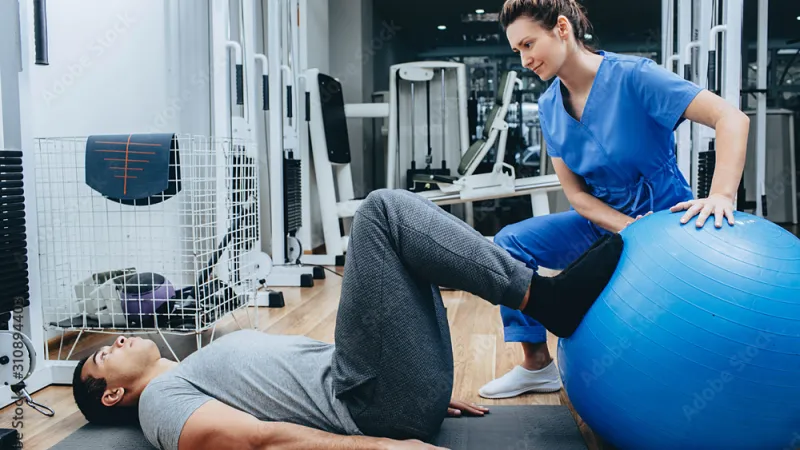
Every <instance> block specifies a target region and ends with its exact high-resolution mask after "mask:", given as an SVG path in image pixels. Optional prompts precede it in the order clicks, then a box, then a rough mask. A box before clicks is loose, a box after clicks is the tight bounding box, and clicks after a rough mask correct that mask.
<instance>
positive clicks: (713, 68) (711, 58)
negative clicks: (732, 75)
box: [708, 50, 717, 92]
mask: <svg viewBox="0 0 800 450" xmlns="http://www.w3.org/2000/svg"><path fill="white" fill-rule="evenodd" d="M708 90H709V91H711V92H716V90H717V51H716V50H709V51H708Z"/></svg>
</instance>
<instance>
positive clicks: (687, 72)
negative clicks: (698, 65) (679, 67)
mask: <svg viewBox="0 0 800 450" xmlns="http://www.w3.org/2000/svg"><path fill="white" fill-rule="evenodd" d="M683 79H684V80H688V81H691V79H692V65H691V64H684V66H683Z"/></svg>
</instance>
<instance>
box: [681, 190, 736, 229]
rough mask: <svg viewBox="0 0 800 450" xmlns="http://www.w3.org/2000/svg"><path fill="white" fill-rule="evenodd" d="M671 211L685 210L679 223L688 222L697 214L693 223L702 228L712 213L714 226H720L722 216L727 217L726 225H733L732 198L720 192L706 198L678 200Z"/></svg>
mask: <svg viewBox="0 0 800 450" xmlns="http://www.w3.org/2000/svg"><path fill="white" fill-rule="evenodd" d="M669 210H670V211H672V212H679V211H686V213H685V214H684V215H683V217H681V223H688V222H689V220H691V219H692V218H693V217H694V216H697V221H696V222H695V225H696V226H697V228H702V227H703V225H705V223H706V219H708V218H709V217H710V216H711V215H712V214H713V215H714V226H716V227H717V228H722V220H723V218H727V219H728V225H733V200H731V199H730V198H728V197H726V196H724V195H722V194H711V195H709V196H708V198H700V199H697V200H689V201H688V202H680V203H678V204H677V205H675V206H673V207H672V208H670V209H669Z"/></svg>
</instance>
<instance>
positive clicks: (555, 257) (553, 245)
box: [494, 210, 608, 344]
mask: <svg viewBox="0 0 800 450" xmlns="http://www.w3.org/2000/svg"><path fill="white" fill-rule="evenodd" d="M606 233H608V232H607V231H606V230H604V229H602V228H600V227H598V226H597V225H595V224H593V223H592V222H590V221H589V220H588V219H586V218H584V217H582V216H581V215H579V214H578V213H577V212H575V211H574V210H570V211H566V212H562V213H557V214H549V215H546V216H539V217H532V218H530V219H527V220H524V221H522V222H519V223H515V224H512V225H508V226H507V227H504V228H503V229H502V230H500V232H499V233H498V234H497V235H496V236H495V237H494V242H495V244H497V245H499V246H500V247H502V248H504V249H505V250H506V251H508V252H509V253H510V254H511V256H512V257H514V258H515V259H517V260H519V261H522V262H523V263H525V264H526V265H527V266H528V267H529V268H531V269H533V270H535V271H536V270H538V269H539V267H540V266H541V267H546V268H548V269H553V270H560V269H563V268H565V267H566V266H568V265H569V264H570V263H571V262H572V261H574V260H576V259H578V257H579V256H580V255H582V254H583V253H584V252H585V251H586V250H588V249H589V247H591V245H592V243H594V241H595V240H597V239H599V238H600V237H601V236H602V235H603V234H606ZM531 295H533V296H535V295H536V293H535V292H532V293H531ZM500 316H501V317H502V319H503V327H504V333H503V334H504V336H505V341H506V342H527V343H531V344H539V343H542V342H547V332H546V330H545V328H544V327H543V326H542V325H541V324H539V322H537V321H535V320H533V319H531V318H530V317H528V316H526V315H525V314H523V313H522V311H518V310H514V309H510V308H506V307H504V306H501V307H500Z"/></svg>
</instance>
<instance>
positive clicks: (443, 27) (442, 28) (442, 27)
mask: <svg viewBox="0 0 800 450" xmlns="http://www.w3.org/2000/svg"><path fill="white" fill-rule="evenodd" d="M436 28H438V29H440V30H446V29H447V27H446V26H444V25H439V26H438V27H436Z"/></svg>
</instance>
